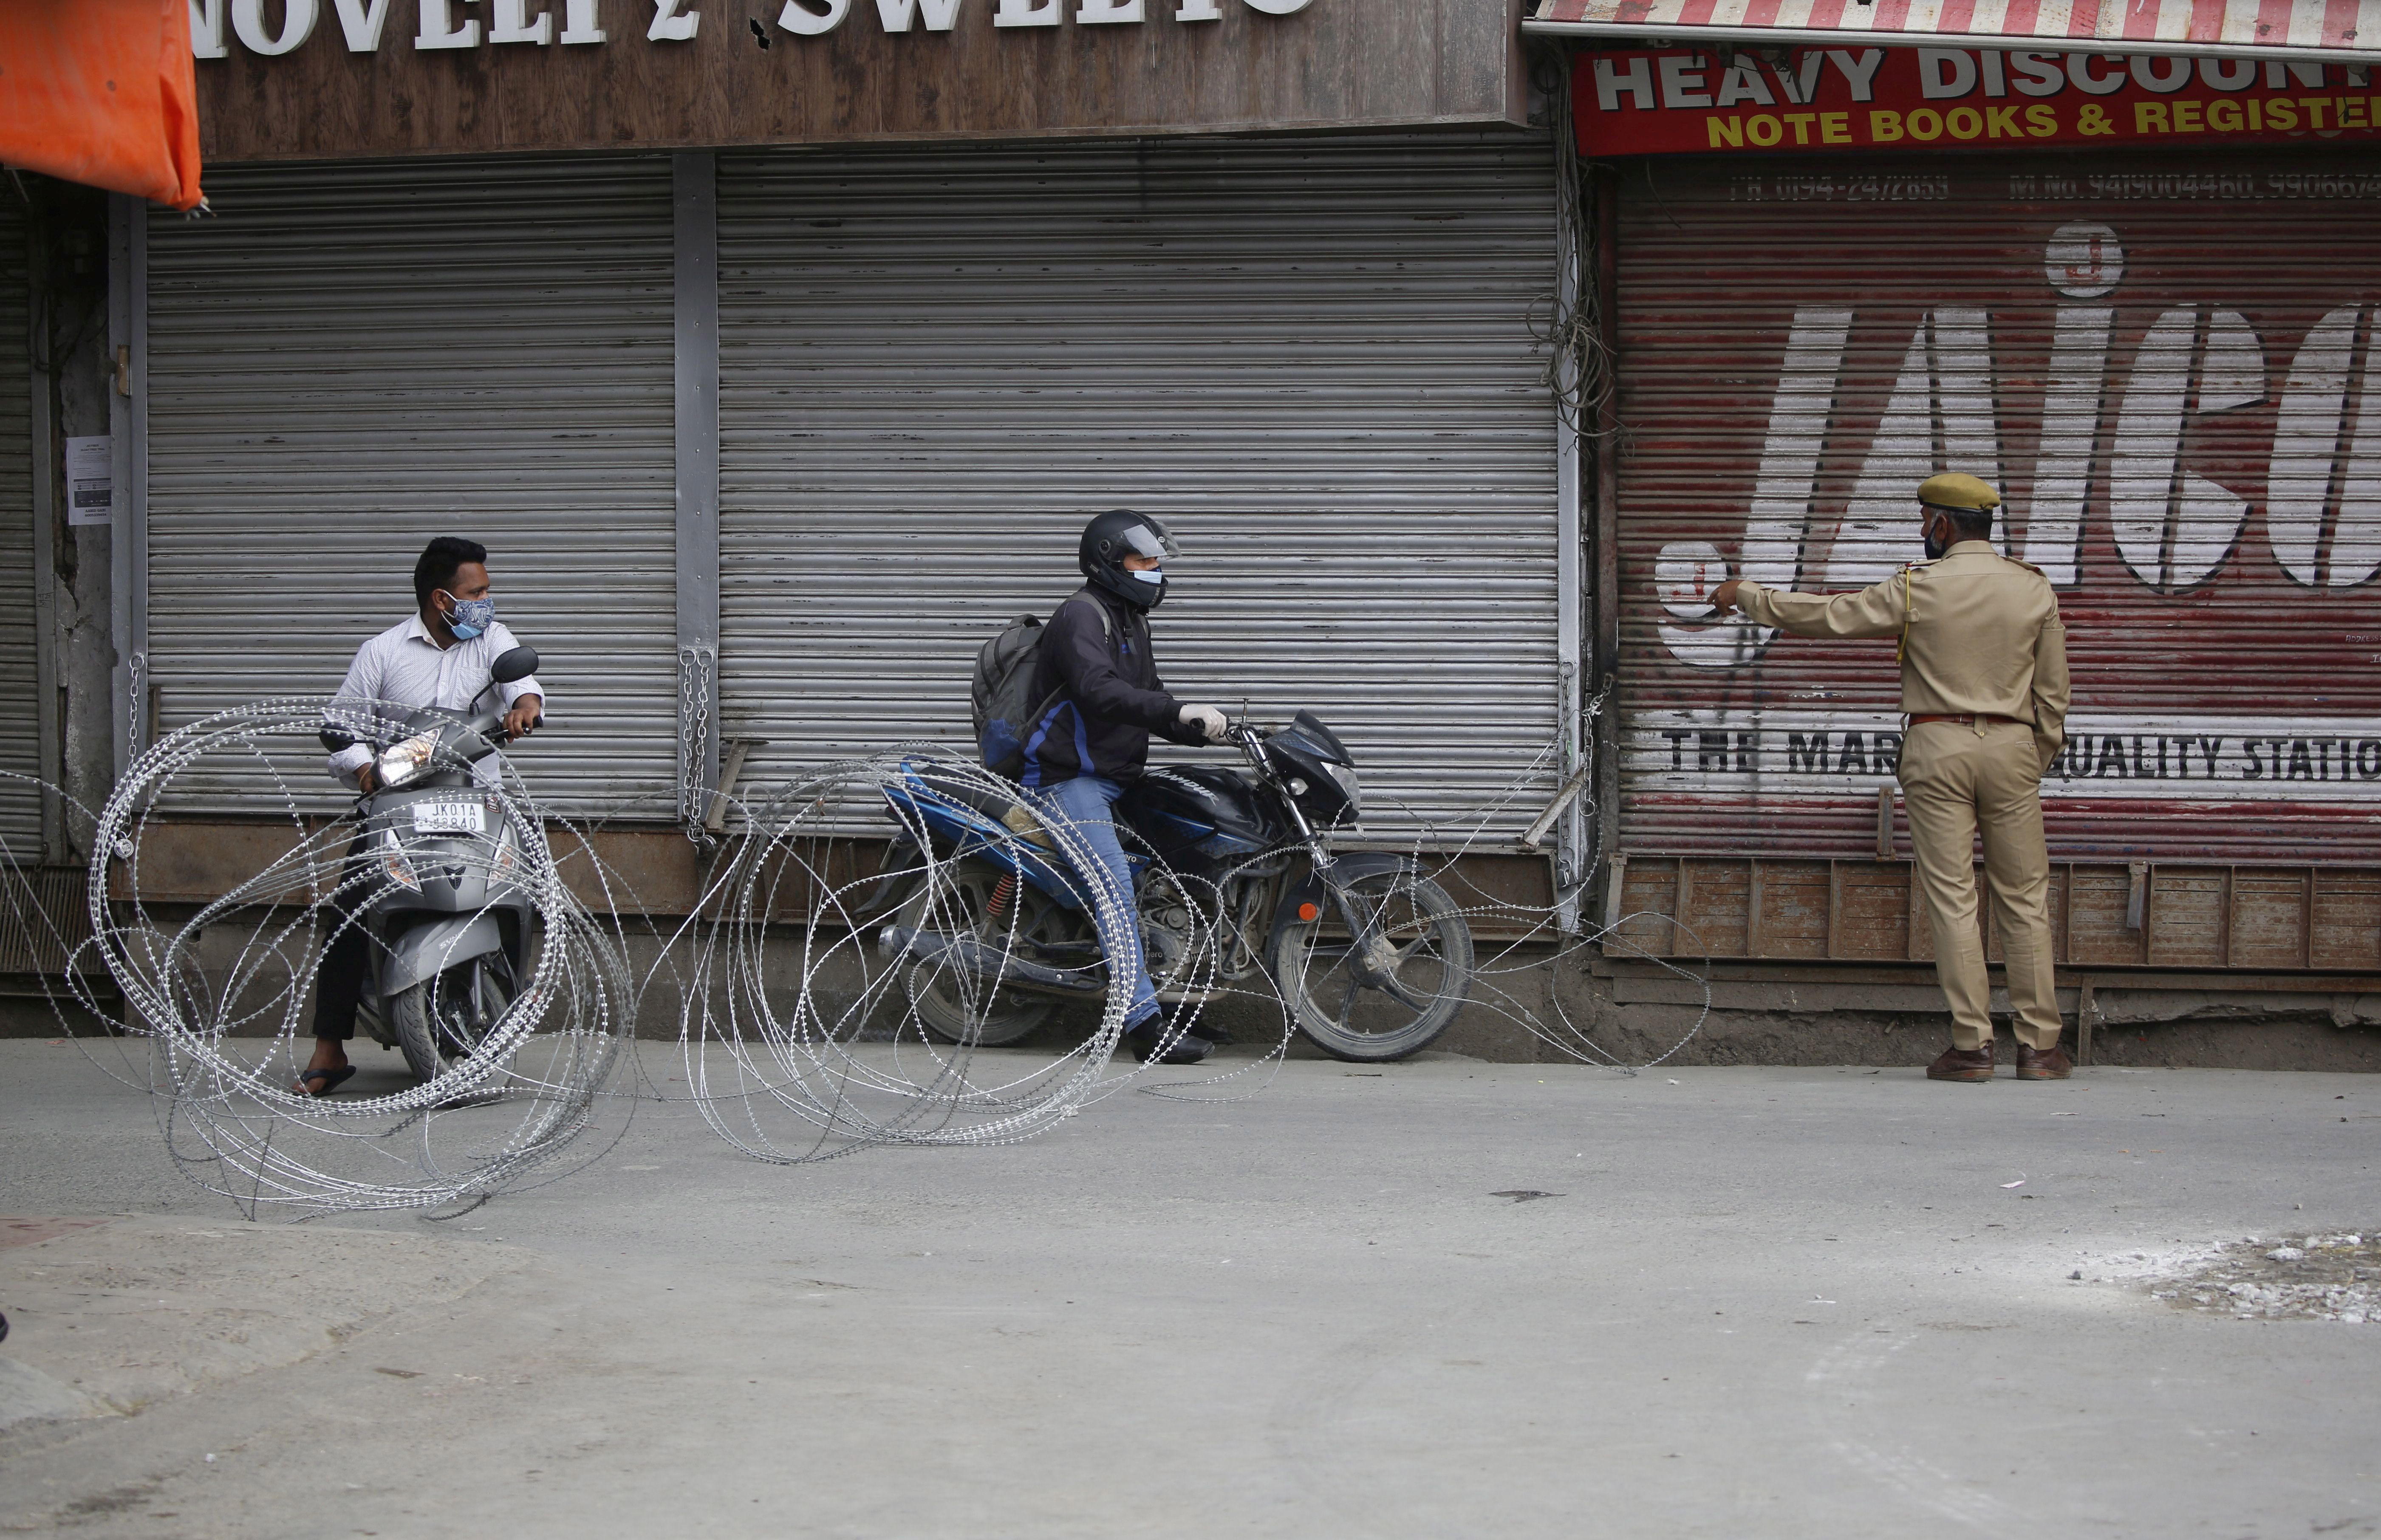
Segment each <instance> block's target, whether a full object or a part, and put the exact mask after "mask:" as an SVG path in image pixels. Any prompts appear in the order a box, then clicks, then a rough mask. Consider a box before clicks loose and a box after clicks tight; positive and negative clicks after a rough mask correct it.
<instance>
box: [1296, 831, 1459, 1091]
mask: <svg viewBox="0 0 2381 1540" xmlns="http://www.w3.org/2000/svg"><path fill="white" fill-rule="evenodd" d="M1342 891H1343V892H1344V893H1345V894H1346V896H1347V899H1348V911H1349V914H1350V915H1352V916H1353V917H1354V919H1355V923H1356V925H1357V926H1358V927H1359V931H1360V934H1356V933H1351V932H1350V931H1349V926H1348V923H1346V921H1345V920H1343V919H1342V917H1341V915H1340V913H1339V912H1338V908H1337V905H1336V904H1333V903H1331V902H1329V901H1328V900H1327V899H1326V900H1325V902H1324V903H1323V904H1321V905H1319V906H1318V910H1319V913H1318V914H1317V916H1316V918H1315V919H1313V920H1311V921H1306V922H1303V923H1291V924H1288V925H1285V926H1284V927H1282V929H1281V931H1280V932H1279V934H1278V935H1276V936H1275V938H1274V947H1273V957H1272V959H1271V960H1272V963H1273V977H1274V983H1275V985H1276V987H1277V988H1279V989H1280V991H1281V997H1282V1001H1283V1003H1284V1004H1285V1005H1287V1006H1288V1008H1289V1011H1290V1016H1291V1018H1292V1020H1294V1021H1296V1022H1297V1023H1298V1028H1299V1030H1300V1032H1303V1033H1306V1035H1307V1036H1308V1037H1309V1038H1311V1039H1313V1042H1314V1045H1315V1046H1317V1047H1319V1048H1321V1049H1322V1050H1323V1051H1324V1052H1325V1053H1327V1054H1329V1055H1331V1057H1334V1058H1342V1059H1348V1060H1349V1061H1351V1062H1353V1063H1358V1064H1380V1063H1385V1062H1386V1061H1388V1060H1390V1059H1398V1058H1404V1057H1408V1056H1410V1055H1412V1054H1418V1053H1420V1052H1422V1049H1424V1048H1427V1047H1429V1046H1430V1045H1431V1044H1433V1043H1435V1042H1436V1041H1437V1039H1438V1034H1439V1033H1443V1032H1445V1031H1446V1030H1447V1025H1448V1024H1449V1023H1450V1022H1452V1021H1454V1020H1455V1013H1456V1012H1457V1011H1459V1010H1460V1009H1462V1008H1463V998H1464V996H1465V995H1467V994H1469V993H1470V991H1471V925H1470V924H1468V923H1465V921H1464V918H1463V911H1461V910H1460V909H1459V908H1458V907H1457V905H1456V902H1455V900H1454V899H1453V898H1449V897H1447V890H1446V889H1445V888H1443V887H1441V886H1438V884H1436V883H1435V882H1432V881H1431V880H1430V879H1429V878H1427V877H1424V876H1422V875H1421V874H1419V873H1417V872H1415V871H1414V869H1413V868H1412V866H1411V865H1410V864H1400V865H1398V866H1397V867H1395V868H1391V869H1386V870H1381V871H1374V872H1369V873H1366V874H1363V875H1361V876H1358V877H1354V878H1351V879H1350V880H1349V882H1348V883H1347V885H1346V886H1345V887H1344V888H1343V889H1342Z"/></svg>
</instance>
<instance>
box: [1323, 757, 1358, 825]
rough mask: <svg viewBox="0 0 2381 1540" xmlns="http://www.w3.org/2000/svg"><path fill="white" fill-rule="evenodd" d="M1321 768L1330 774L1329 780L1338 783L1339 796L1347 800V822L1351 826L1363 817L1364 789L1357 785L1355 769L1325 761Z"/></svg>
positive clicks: (1348, 765) (1347, 765)
mask: <svg viewBox="0 0 2381 1540" xmlns="http://www.w3.org/2000/svg"><path fill="white" fill-rule="evenodd" d="M1323 768H1324V769H1325V770H1328V771H1329V772H1330V773H1331V778H1332V779H1333V780H1335V781H1337V782H1338V783H1339V791H1340V794H1341V795H1342V796H1344V797H1346V798H1347V799H1348V822H1349V823H1350V824H1352V823H1354V822H1356V821H1357V820H1358V819H1360V818H1361V817H1362V816H1363V815H1364V788H1363V787H1362V786H1361V785H1359V784H1358V783H1357V780H1356V767H1355V766H1354V765H1352V764H1333V763H1331V761H1329V760H1327V759H1326V760H1325V761H1324V762H1323Z"/></svg>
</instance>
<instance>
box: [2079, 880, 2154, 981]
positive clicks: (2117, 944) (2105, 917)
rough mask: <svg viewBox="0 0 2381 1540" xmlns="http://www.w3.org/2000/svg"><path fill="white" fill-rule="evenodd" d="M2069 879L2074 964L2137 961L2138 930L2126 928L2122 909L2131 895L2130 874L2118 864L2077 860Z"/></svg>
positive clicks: (2139, 941) (2119, 963) (2139, 948)
mask: <svg viewBox="0 0 2381 1540" xmlns="http://www.w3.org/2000/svg"><path fill="white" fill-rule="evenodd" d="M2070 880H2071V882H2072V884H2073V890H2072V893H2071V894H2070V903H2071V905H2072V906H2073V907H2072V911H2071V918H2070V922H2069V923H2070V927H2071V935H2073V937H2074V943H2073V950H2072V960H2073V962H2074V964H2075V966H2077V967H2080V968H2088V967H2092V966H2094V965H2095V964H2118V965H2122V964H2129V963H2138V962H2140V961H2141V960H2142V935H2141V932H2139V931H2136V930H2131V929H2128V928H2127V927H2126V924H2125V911H2126V909H2127V908H2128V906H2129V904H2130V902H2131V898H2132V875H2131V873H2129V872H2128V871H2126V869H2125V868H2124V867H2122V866H2086V865H2082V864H2081V863H2078V864H2077V865H2076V866H2075V867H2074V868H2073V875H2072V877H2071V879H2070Z"/></svg>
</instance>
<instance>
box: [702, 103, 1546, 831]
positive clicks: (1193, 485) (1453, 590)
mask: <svg viewBox="0 0 2381 1540" xmlns="http://www.w3.org/2000/svg"><path fill="white" fill-rule="evenodd" d="M719 176H720V211H721V212H720V311H721V315H720V337H721V387H720V411H721V420H722V487H721V543H722V547H723V551H722V561H721V566H722V581H721V586H722V642H721V668H722V675H723V691H722V695H723V702H724V705H725V710H726V715H727V730H728V731H730V732H731V733H733V732H739V731H742V732H750V733H752V734H754V735H757V736H759V737H762V738H765V739H769V740H770V741H769V747H768V748H767V749H766V750H765V751H763V752H761V754H760V755H759V757H758V758H756V760H755V762H754V763H755V765H756V767H757V768H756V770H755V772H754V773H755V774H759V775H778V776H782V775H783V774H785V773H787V772H788V770H790V769H791V768H792V767H793V766H795V765H797V764H809V763H817V762H819V761H822V760H828V759H832V758H835V757H837V756H841V755H845V754H849V753H854V752H863V751H867V750H871V749H875V748H880V747H885V746H890V745H897V744H904V743H914V742H918V741H921V740H926V739H932V740H938V741H941V742H944V743H948V744H954V745H957V744H964V743H965V742H966V740H967V738H968V720H967V693H968V678H969V674H970V670H971V666H972V664H973V660H974V654H975V652H976V649H977V648H978V647H979V646H980V645H981V644H982V643H983V642H984V641H985V640H987V639H988V638H989V637H990V636H991V635H992V634H993V633H994V632H995V630H996V629H998V628H999V627H1000V626H1001V625H1002V624H1003V623H1004V622H1006V621H1007V620H1008V619H1010V618H1013V617H1016V616H1018V615H1020V614H1024V613H1029V612H1031V613H1039V614H1042V615H1045V616H1046V615H1047V614H1048V613H1049V611H1050V610H1051V609H1052V608H1053V607H1054V606H1055V605H1056V604H1057V603H1058V602H1059V601H1060V600H1062V599H1063V598H1064V597H1065V596H1066V595H1067V594H1068V593H1070V592H1072V591H1073V590H1074V589H1075V588H1076V587H1077V586H1078V585H1079V584H1080V582H1081V579H1080V577H1078V576H1077V575H1076V568H1075V547H1076V540H1077V537H1078V536H1079V534H1080V533H1081V529H1082V526H1083V524H1084V522H1085V520H1086V519H1089V518H1090V517H1091V516H1093V515H1094V514H1096V513H1099V512H1101V511H1102V510H1104V509H1107V508H1111V507H1136V508H1141V509H1143V510H1145V511H1148V512H1151V513H1154V514H1156V515H1158V516H1159V517H1161V518H1163V519H1166V520H1167V521H1168V522H1169V523H1170V524H1171V525H1172V526H1173V527H1174V528H1175V529H1176V530H1177V531H1178V533H1179V535H1180V537H1181V539H1182V541H1183V544H1184V545H1185V547H1186V550H1187V552H1188V555H1187V556H1186V557H1185V558H1184V559H1183V560H1181V561H1180V562H1178V563H1177V564H1176V566H1175V568H1174V569H1173V571H1172V580H1173V583H1174V589H1173V593H1172V596H1171V597H1169V598H1168V599H1167V601H1166V605H1165V607H1164V609H1163V610H1162V611H1160V612H1159V614H1158V617H1157V628H1156V629H1157V638H1158V647H1159V653H1160V659H1161V663H1162V665H1163V666H1164V669H1165V673H1166V680H1167V683H1168V685H1169V687H1170V688H1171V689H1172V690H1173V691H1175V693H1176V694H1177V695H1178V696H1179V697H1181V698H1182V699H1185V700H1191V701H1205V702H1212V703H1215V704H1217V705H1219V706H1222V707H1224V708H1226V709H1227V710H1229V711H1233V712H1238V711H1239V709H1240V708H1241V706H1242V704H1243V703H1246V704H1247V705H1248V707H1249V708H1250V709H1251V710H1252V712H1254V713H1255V714H1256V715H1258V716H1259V717H1261V718H1266V719H1280V718H1284V717H1286V716H1287V715H1288V714H1289V713H1291V712H1293V711H1295V710H1298V709H1300V708H1307V709H1311V710H1313V711H1314V712H1315V713H1316V714H1317V715H1320V716H1321V717H1322V718H1323V719H1324V720H1325V721H1326V722H1328V723H1329V724H1331V725H1332V726H1333V727H1335V728H1337V730H1339V731H1340V733H1341V734H1342V735H1343V736H1344V737H1345V738H1346V739H1348V741H1349V746H1350V748H1351V750H1352V751H1353V752H1354V753H1355V755H1356V757H1357V759H1358V761H1359V763H1360V764H1361V767H1362V770H1363V773H1364V776H1365V779H1366V785H1367V788H1368V791H1369V794H1370V796H1371V799H1372V800H1371V801H1370V803H1369V805H1368V809H1367V817H1366V825H1367V832H1368V833H1375V834H1380V835H1386V836H1396V837H1409V838H1410V837H1416V836H1421V835H1424V834H1426V833H1427V832H1428V831H1429V830H1430V828H1431V827H1432V825H1453V824H1457V823H1461V822H1464V821H1466V820H1468V819H1469V818H1470V816H1471V813H1470V810H1471V809H1474V808H1475V807H1477V806H1478V805H1479V804H1481V803H1482V802H1484V801H1487V800H1488V799H1490V798H1493V797H1495V796H1496V794H1498V793H1499V792H1500V791H1502V790H1503V789H1505V788H1507V787H1508V785H1509V784H1510V783H1511V782H1512V781H1513V780H1514V779H1515V778H1516V777H1517V776H1520V775H1521V774H1522V773H1523V772H1524V771H1526V770H1528V769H1529V768H1530V767H1531V766H1532V764H1533V763H1535V762H1537V761H1538V759H1539V757H1540V756H1541V754H1542V753H1544V752H1546V750H1547V749H1548V746H1549V744H1550V743H1551V742H1552V741H1553V739H1554V738H1555V733H1556V725H1557V724H1556V715H1557V661H1556V645H1555V642H1556V638H1555V624H1556V585H1555V561H1556V547H1555V531H1556V495H1555V432H1554V411H1553V407H1552V403H1551V400H1550V398H1549V397H1548V394H1547V392H1546V390H1545V387H1544V386H1543V385H1541V383H1540V375H1541V372H1542V369H1543V365H1544V358H1543V355H1542V353H1541V352H1540V351H1539V349H1538V347H1537V345H1536V343H1535V340H1534V338H1533V336H1532V315H1533V313H1534V314H1535V315H1536V316H1537V317H1539V318H1540V319H1541V320H1543V317H1544V315H1545V299H1546V297H1547V295H1548V294H1549V292H1550V290H1551V288H1552V286H1553V282H1554V274H1555V256H1554V253H1555V227H1554V213H1553V209H1554V202H1553V157H1552V153H1551V151H1550V148H1549V146H1548V145H1547V144H1546V143H1545V141H1543V140H1534V141H1525V140H1522V139H1520V138H1517V137H1509V136H1508V137H1501V138H1491V137H1480V136H1460V137H1459V136H1452V135H1450V136H1447V137H1440V138H1423V137H1399V138H1389V137H1375V138H1361V139H1359V138H1333V139H1305V140H1298V141H1270V142H1268V141H1239V142H1215V141H1153V142H1146V143H1139V144H1100V145H1081V144H1077V145H1063V146H1037V147H1033V148H1022V149H1020V148H969V149H959V150H936V151H933V152H919V151H916V150H901V151H887V152H884V153H873V152H872V153H850V152H840V153H801V152H791V151H788V152H770V153H750V154H733V155H723V156H722V157H721V159H720V164H719ZM1535 811H1536V810H1535V809H1534V808H1530V807H1517V808H1515V809H1514V810H1513V811H1512V812H1511V813H1509V814H1508V815H1504V816H1502V817H1501V818H1500V819H1499V820H1498V822H1497V825H1496V826H1498V827H1500V828H1501V827H1508V826H1511V825H1517V824H1520V823H1525V822H1526V821H1527V819H1528V817H1529V815H1530V814H1531V813H1534V812H1535Z"/></svg>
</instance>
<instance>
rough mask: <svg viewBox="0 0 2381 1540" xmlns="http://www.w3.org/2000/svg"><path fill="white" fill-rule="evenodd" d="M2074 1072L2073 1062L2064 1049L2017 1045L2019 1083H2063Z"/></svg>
mask: <svg viewBox="0 0 2381 1540" xmlns="http://www.w3.org/2000/svg"><path fill="white" fill-rule="evenodd" d="M2074 1072H2075V1061H2074V1060H2073V1059H2071V1058H2069V1057H2067V1051H2066V1050H2065V1049H2064V1048H2029V1047H2027V1046H2026V1045H2024V1044H2022V1043H2021V1044H2019V1045H2017V1078H2018V1079H2020V1080H2021V1081H2063V1080H2065V1079H2066V1078H2067V1077H2068V1076H2070V1075H2071V1074H2073V1073H2074Z"/></svg>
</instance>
